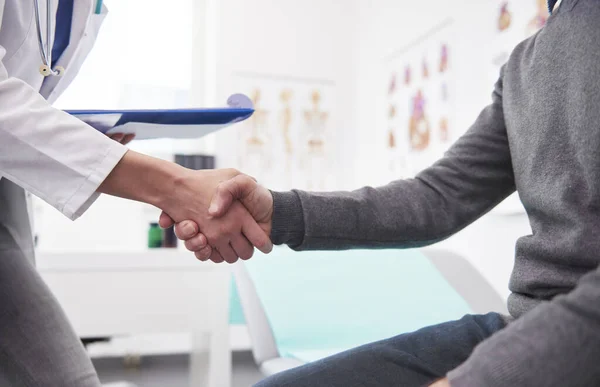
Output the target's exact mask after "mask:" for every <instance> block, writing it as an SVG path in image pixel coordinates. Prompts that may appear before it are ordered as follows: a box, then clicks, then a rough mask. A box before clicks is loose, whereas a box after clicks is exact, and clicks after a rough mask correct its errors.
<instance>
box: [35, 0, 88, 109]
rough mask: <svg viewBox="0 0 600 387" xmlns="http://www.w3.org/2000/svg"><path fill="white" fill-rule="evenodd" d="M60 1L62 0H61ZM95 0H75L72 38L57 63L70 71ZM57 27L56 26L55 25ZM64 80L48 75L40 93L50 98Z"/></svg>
mask: <svg viewBox="0 0 600 387" xmlns="http://www.w3.org/2000/svg"><path fill="white" fill-rule="evenodd" d="M59 1H60V0H59ZM94 2H95V0H74V4H73V22H72V24H71V40H70V42H69V45H68V46H67V48H66V49H65V51H64V53H63V54H62V56H61V57H60V59H59V61H58V62H57V63H56V65H57V66H62V67H64V68H65V69H66V71H67V72H68V71H69V64H71V63H72V62H73V59H74V58H75V56H76V54H77V50H78V48H79V46H80V44H81V42H82V40H83V38H84V36H85V33H86V31H87V27H88V24H89V22H90V18H91V16H92V8H93V5H94ZM54 28H56V26H54ZM62 80H63V77H47V78H46V79H44V83H43V85H42V88H41V90H40V94H42V96H44V97H45V98H48V97H49V96H50V94H51V93H52V91H53V90H54V89H56V87H57V86H58V85H59V84H60V82H61V81H62Z"/></svg>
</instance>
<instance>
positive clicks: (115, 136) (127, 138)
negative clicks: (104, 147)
mask: <svg viewBox="0 0 600 387" xmlns="http://www.w3.org/2000/svg"><path fill="white" fill-rule="evenodd" d="M107 136H108V137H109V138H110V139H112V140H114V141H116V142H120V143H121V144H123V145H127V144H129V143H130V142H131V141H133V139H134V138H135V134H131V133H130V134H125V133H112V134H107Z"/></svg>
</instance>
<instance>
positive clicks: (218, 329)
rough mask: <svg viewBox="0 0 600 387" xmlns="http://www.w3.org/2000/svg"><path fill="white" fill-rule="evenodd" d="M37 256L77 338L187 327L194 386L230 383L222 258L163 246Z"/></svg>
mask: <svg viewBox="0 0 600 387" xmlns="http://www.w3.org/2000/svg"><path fill="white" fill-rule="evenodd" d="M37 255H38V256H37V265H38V269H39V271H40V273H41V275H42V277H43V278H44V280H45V281H46V283H47V284H48V286H49V287H50V289H51V290H52V292H53V293H54V295H55V296H56V297H57V298H58V300H59V302H60V304H61V305H62V307H63V308H64V309H65V311H66V313H67V315H68V317H69V319H70V320H71V323H72V324H73V326H74V328H75V331H76V332H77V334H78V335H79V336H80V337H82V338H85V337H118V336H127V335H136V334H152V333H183V332H185V333H191V334H192V338H193V339H192V351H191V353H190V357H191V358H190V381H191V386H192V387H200V386H202V387H229V386H230V385H231V350H230V343H229V288H230V283H231V282H230V281H231V272H230V269H229V267H228V266H227V265H214V264H206V263H201V262H198V261H196V260H195V259H194V257H193V255H191V254H188V253H185V252H179V251H177V250H174V251H171V250H166V249H165V250H163V249H158V250H149V251H144V252H140V253H118V252H116V253H112V252H99V253H65V254H61V253H38V254H37Z"/></svg>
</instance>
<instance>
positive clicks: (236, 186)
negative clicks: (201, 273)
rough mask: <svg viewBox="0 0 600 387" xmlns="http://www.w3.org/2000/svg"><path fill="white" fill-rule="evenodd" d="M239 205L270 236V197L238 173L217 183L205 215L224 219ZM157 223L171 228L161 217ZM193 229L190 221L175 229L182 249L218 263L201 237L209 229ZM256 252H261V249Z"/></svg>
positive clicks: (266, 191)
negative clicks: (181, 241) (182, 246)
mask: <svg viewBox="0 0 600 387" xmlns="http://www.w3.org/2000/svg"><path fill="white" fill-rule="evenodd" d="M240 202H241V204H243V206H244V207H245V208H246V209H247V210H248V211H249V212H250V214H251V215H252V217H253V218H254V219H255V220H256V222H257V223H258V225H259V226H260V228H261V229H262V230H263V231H264V232H265V234H266V235H271V228H272V218H273V196H272V195H271V192H270V191H269V190H267V189H266V188H265V187H263V186H261V185H258V184H257V183H256V180H254V179H253V178H251V177H249V176H247V175H242V174H240V175H237V176H235V177H233V178H231V179H229V180H226V181H223V182H221V183H220V184H219V186H218V187H217V189H216V192H215V194H214V196H213V199H212V202H211V206H210V208H209V210H208V213H209V215H211V216H212V217H214V218H215V219H224V218H227V217H229V216H231V213H232V211H236V207H237V206H238V205H240ZM161 221H162V223H161V226H163V225H164V226H170V225H172V222H170V221H169V219H165V218H161ZM194 226H195V224H193V222H189V221H186V222H182V223H179V224H177V225H176V226H175V232H176V234H177V236H178V237H179V238H180V239H182V240H185V245H186V248H187V249H188V250H191V251H193V252H194V253H195V255H196V257H197V258H198V259H200V260H201V261H207V260H211V261H215V260H216V261H218V260H219V259H220V257H219V254H218V253H219V252H218V251H215V249H214V248H213V247H212V246H211V244H210V243H207V239H210V238H208V237H207V236H206V235H205V234H206V232H210V230H207V229H204V228H203V227H199V228H195V227H194ZM198 232H199V233H198ZM257 247H258V246H257ZM259 250H261V251H263V252H265V251H264V250H263V249H259ZM242 258H244V257H242Z"/></svg>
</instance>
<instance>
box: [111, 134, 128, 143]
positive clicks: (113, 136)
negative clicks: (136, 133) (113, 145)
mask: <svg viewBox="0 0 600 387" xmlns="http://www.w3.org/2000/svg"><path fill="white" fill-rule="evenodd" d="M109 137H110V139H111V140H114V141H116V142H121V141H123V138H124V137H125V135H124V134H123V133H114V134H111V135H110V136H109Z"/></svg>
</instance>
